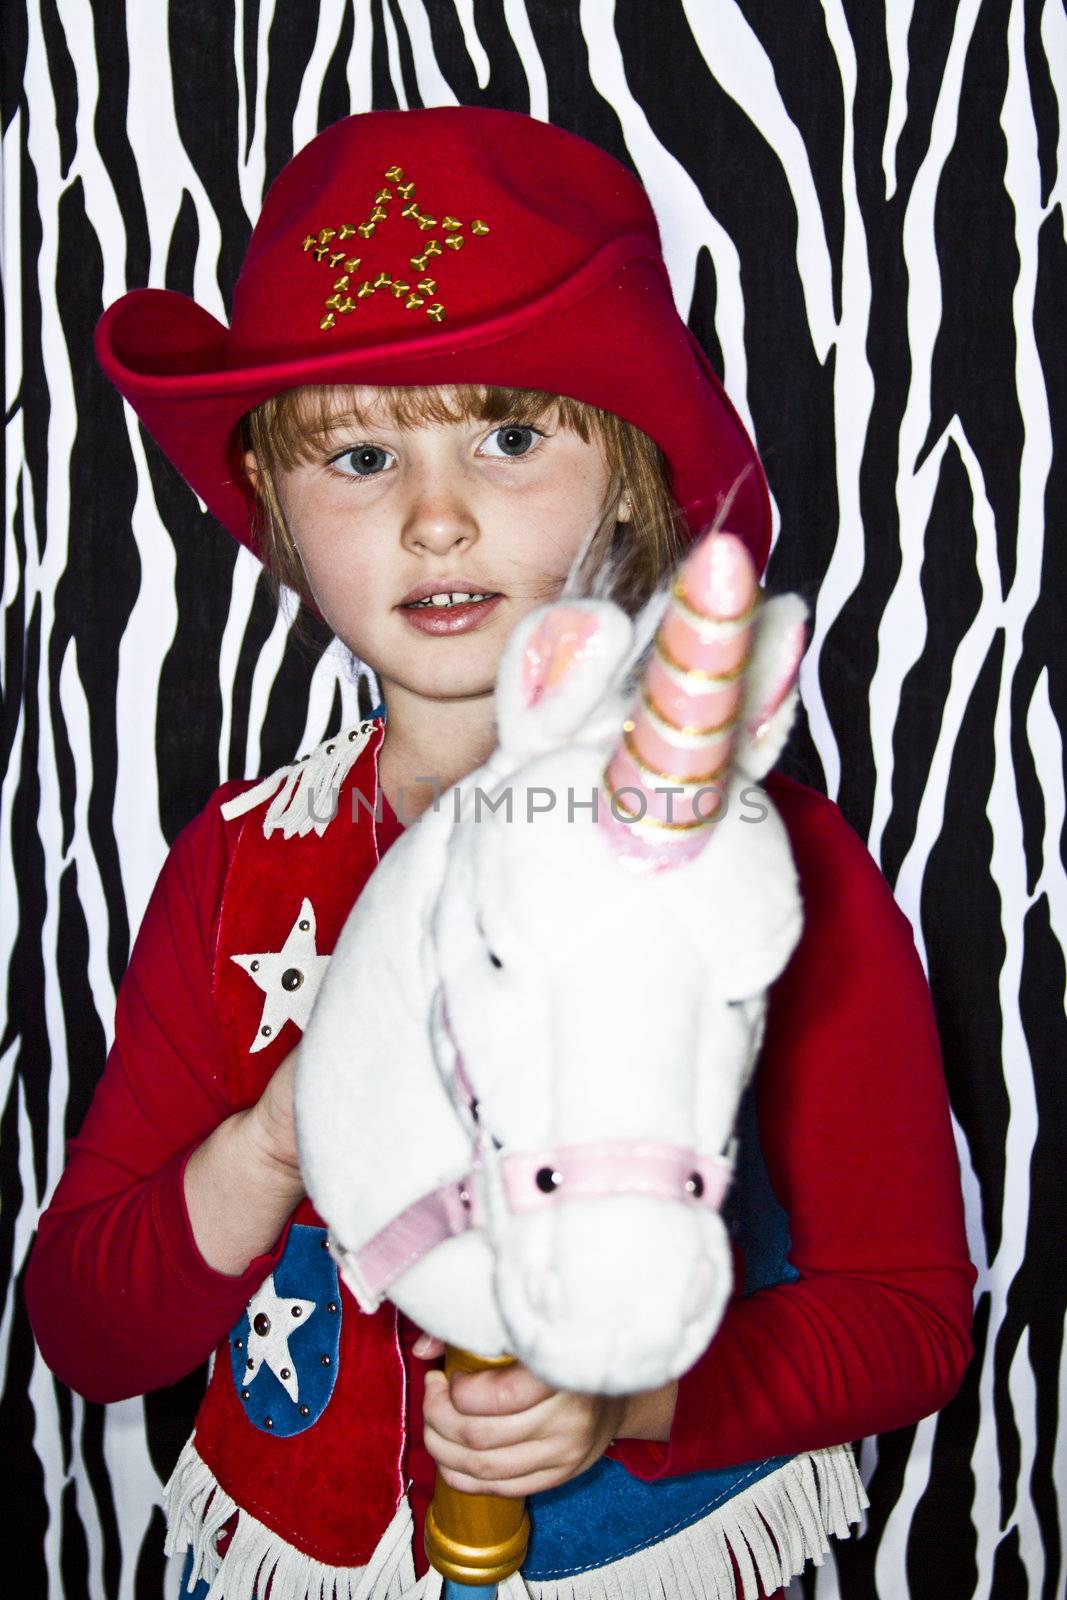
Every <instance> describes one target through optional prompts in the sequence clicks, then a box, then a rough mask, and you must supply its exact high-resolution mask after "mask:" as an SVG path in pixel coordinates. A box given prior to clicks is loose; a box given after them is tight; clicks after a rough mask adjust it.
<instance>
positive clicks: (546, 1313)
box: [523, 1264, 563, 1322]
mask: <svg viewBox="0 0 1067 1600" xmlns="http://www.w3.org/2000/svg"><path fill="white" fill-rule="evenodd" d="M523 1284H524V1286H525V1289H526V1298H527V1300H528V1301H529V1303H530V1308H531V1310H533V1311H536V1312H537V1314H538V1315H539V1316H542V1317H544V1319H545V1321H546V1322H555V1321H556V1319H557V1317H558V1316H559V1315H560V1312H561V1311H562V1310H563V1290H562V1289H561V1287H560V1282H559V1278H558V1277H557V1276H556V1274H555V1273H554V1272H553V1270H552V1268H551V1267H548V1266H545V1265H544V1264H534V1265H531V1266H528V1267H527V1268H526V1272H525V1274H524V1275H523Z"/></svg>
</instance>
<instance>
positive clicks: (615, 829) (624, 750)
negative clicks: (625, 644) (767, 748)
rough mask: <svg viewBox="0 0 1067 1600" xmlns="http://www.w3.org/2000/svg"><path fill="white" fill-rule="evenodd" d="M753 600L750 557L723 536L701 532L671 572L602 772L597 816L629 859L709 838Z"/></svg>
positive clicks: (654, 864)
mask: <svg viewBox="0 0 1067 1600" xmlns="http://www.w3.org/2000/svg"><path fill="white" fill-rule="evenodd" d="M758 600H759V585H758V583H757V580H756V573H755V569H754V568H753V565H752V561H751V558H750V557H749V554H748V551H747V550H746V549H745V547H744V545H743V544H742V543H741V541H740V540H739V539H736V538H735V537H734V536H733V535H732V534H728V533H717V532H712V533H709V534H708V535H707V536H706V537H705V538H704V539H703V540H702V541H701V543H700V544H699V545H698V546H697V548H696V549H695V550H694V551H693V553H692V555H690V556H689V557H688V559H687V560H686V561H685V563H684V564H683V565H682V567H681V568H680V569H679V572H678V576H677V578H676V580H675V583H674V587H673V590H672V593H671V598H670V602H669V604H668V606H667V610H666V612H665V613H664V616H663V620H662V621H661V623H660V625H659V629H658V631H657V633H656V637H655V640H654V642H653V647H652V654H651V656H650V659H649V663H648V667H647V669H646V671H645V679H644V682H643V684H642V686H641V689H640V692H639V694H638V695H637V698H636V699H635V701H634V704H633V707H632V708H631V711H630V714H629V716H628V717H627V718H626V720H625V722H624V723H623V725H622V738H621V740H620V741H619V743H618V744H617V745H616V747H615V750H614V751H613V753H612V755H611V758H610V760H609V761H608V763H607V766H606V767H605V769H604V790H605V794H604V795H602V796H601V804H600V807H599V812H598V820H599V822H600V824H601V826H602V827H604V828H606V829H607V831H608V834H609V835H610V837H611V840H612V844H613V846H614V848H615V849H616V850H617V852H618V854H619V855H620V856H621V857H623V858H625V859H628V860H629V861H630V862H631V863H632V864H633V865H634V866H636V865H637V864H638V863H640V864H641V865H642V866H643V868H644V869H645V870H648V871H656V870H658V869H661V868H664V867H670V866H674V865H675V864H676V863H678V862H681V861H686V860H689V859H691V858H692V857H693V856H695V855H696V854H698V852H699V851H701V850H702V849H703V848H704V846H705V845H706V844H707V842H708V839H709V838H710V836H711V824H712V823H713V822H714V821H715V818H716V814H717V813H718V811H719V810H720V808H721V806H722V801H723V796H724V794H725V790H726V784H727V782H728V779H729V767H730V757H731V753H732V751H733V746H734V739H735V736H736V728H737V723H738V717H739V711H740V705H741V698H742V694H743V691H744V671H745V666H746V663H747V661H748V656H749V652H750V649H751V646H752V629H753V621H754V618H755V613H756V607H757V604H758ZM605 799H606V801H607V803H606V804H605V803H604V802H605Z"/></svg>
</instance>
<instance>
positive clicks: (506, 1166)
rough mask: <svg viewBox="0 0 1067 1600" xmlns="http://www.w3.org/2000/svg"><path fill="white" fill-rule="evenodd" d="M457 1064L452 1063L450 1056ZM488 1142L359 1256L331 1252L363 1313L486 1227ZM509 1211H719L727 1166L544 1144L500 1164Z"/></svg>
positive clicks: (652, 1146) (638, 1151)
mask: <svg viewBox="0 0 1067 1600" xmlns="http://www.w3.org/2000/svg"><path fill="white" fill-rule="evenodd" d="M457 1059H458V1057H457ZM456 1079H457V1085H462V1087H463V1089H464V1091H465V1098H466V1099H467V1101H468V1104H469V1106H470V1107H471V1108H473V1107H474V1106H475V1105H476V1101H475V1100H474V1096H473V1095H472V1094H471V1093H470V1089H469V1085H468V1084H467V1079H466V1074H465V1073H464V1072H463V1069H462V1065H460V1066H459V1067H458V1068H457V1072H456ZM493 1143H494V1141H492V1140H491V1139H489V1138H488V1137H487V1136H486V1135H485V1134H484V1133H483V1132H481V1131H479V1133H478V1135H477V1136H476V1140H475V1146H474V1161H473V1165H472V1167H471V1170H470V1172H469V1173H468V1174H467V1175H466V1176H465V1177H463V1178H461V1179H460V1180H459V1181H458V1182H454V1183H446V1184H442V1186H441V1188H439V1189H434V1190H433V1191H432V1192H431V1193H430V1194H425V1195H423V1196H422V1197H421V1198H420V1199H418V1200H416V1201H414V1202H413V1204H412V1205H410V1206H408V1207H406V1209H405V1210H403V1211H401V1212H400V1213H399V1214H398V1215H397V1216H395V1217H394V1218H393V1220H392V1221H391V1222H388V1223H386V1225H385V1227H384V1228H382V1229H380V1230H379V1232H378V1233H376V1234H375V1235H374V1237H373V1238H372V1239H370V1240H368V1241H367V1243H366V1244H365V1245H363V1247H362V1248H361V1249H359V1250H345V1249H343V1248H341V1247H338V1246H332V1247H331V1248H333V1250H334V1253H335V1255H336V1256H337V1258H338V1261H339V1262H340V1264H341V1266H342V1267H343V1268H344V1271H345V1275H346V1277H347V1279H348V1281H349V1284H350V1286H351V1287H352V1289H353V1290H354V1291H355V1293H356V1295H357V1298H358V1300H359V1302H360V1305H361V1306H362V1307H363V1309H364V1310H365V1311H373V1310H376V1309H377V1307H378V1306H379V1305H380V1304H381V1300H382V1297H383V1295H384V1294H385V1292H386V1290H387V1289H388V1288H389V1287H390V1285H391V1284H393V1283H395V1281H396V1279H397V1278H399V1277H401V1276H402V1275H403V1274H404V1273H405V1272H407V1271H408V1269H409V1268H410V1267H413V1266H414V1265H415V1263H416V1262H417V1261H421V1260H422V1258H423V1257H424V1256H426V1255H428V1254H429V1253H430V1251H431V1250H433V1249H434V1248H435V1247H436V1246H437V1245H439V1244H442V1243H443V1242H444V1240H446V1239H453V1238H455V1237H456V1236H457V1235H458V1234H462V1233H466V1231H467V1230H468V1228H477V1227H481V1226H483V1225H484V1223H485V1220H486V1218H485V1211H484V1206H483V1203H482V1200H481V1182H480V1179H481V1171H480V1169H481V1167H482V1165H483V1157H484V1154H485V1153H486V1151H487V1148H488V1146H489V1145H491V1144H493ZM499 1161H500V1172H501V1177H502V1180H503V1187H504V1194H505V1196H506V1199H507V1203H508V1206H509V1208H510V1209H511V1211H513V1212H516V1213H520V1214H522V1213H526V1212H530V1211H543V1210H545V1209H546V1208H547V1207H549V1206H552V1205H557V1204H559V1202H560V1201H563V1200H599V1199H604V1198H605V1197H607V1196H609V1195H619V1194H630V1195H641V1196H643V1197H650V1198H653V1199H657V1200H671V1201H674V1202H676V1203H681V1204H683V1205H690V1206H699V1207H701V1208H702V1209H704V1210H708V1211H718V1209H719V1207H720V1206H721V1205H722V1202H723V1198H724V1196H725V1194H726V1190H727V1188H728V1186H729V1183H730V1177H731V1173H732V1165H731V1163H730V1162H729V1161H728V1160H726V1159H725V1158H724V1157H721V1156H713V1157H710V1158H709V1157H707V1156H700V1155H697V1153H696V1152H695V1151H694V1150H687V1149H685V1148H684V1147H682V1146H681V1145H672V1144H662V1143H656V1142H653V1141H650V1140H647V1139H614V1140H599V1141H592V1142H587V1143H583V1144H563V1145H546V1146H544V1147H543V1148H542V1149H540V1150H523V1151H517V1152H511V1153H508V1154H502V1155H501V1156H500V1157H499Z"/></svg>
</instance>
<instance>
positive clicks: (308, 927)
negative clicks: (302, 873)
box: [230, 898, 330, 1054]
mask: <svg viewBox="0 0 1067 1600" xmlns="http://www.w3.org/2000/svg"><path fill="white" fill-rule="evenodd" d="M230 960H231V961H236V962H237V965H238V966H239V967H243V968H244V969H245V971H246V972H247V973H248V975H249V977H250V978H251V979H252V981H253V983H256V984H258V985H259V987H260V988H261V989H262V990H263V993H264V994H265V995H266V997H267V998H266V999H265V1000H264V1002H263V1015H262V1016H261V1017H260V1019H259V1027H258V1028H257V1030H256V1036H255V1038H254V1039H253V1041H252V1043H251V1044H250V1045H249V1047H248V1049H249V1054H253V1053H254V1052H255V1051H256V1050H265V1049H266V1047H267V1045H269V1044H270V1042H271V1040H272V1039H273V1038H274V1037H275V1036H276V1034H277V1032H278V1030H279V1028H282V1027H284V1026H285V1024H286V1022H295V1024H296V1026H297V1027H298V1028H299V1029H300V1031H301V1032H303V1030H304V1029H305V1028H306V1027H307V1020H308V1017H309V1016H310V1015H311V1007H312V1006H313V1004H314V1002H315V996H316V995H317V994H318V992H319V984H320V983H321V982H322V980H323V977H324V975H325V972H326V968H327V967H328V966H329V964H330V958H329V956H320V955H318V954H317V952H316V950H315V913H314V911H313V910H312V908H311V901H310V900H308V899H307V898H305V899H304V900H303V902H302V903H301V906H300V912H299V915H298V916H297V919H296V921H295V922H294V923H293V926H292V928H291V929H290V930H289V935H288V938H287V939H286V941H285V943H284V944H283V945H282V947H281V949H280V950H259V951H257V952H256V953H255V954H253V955H247V956H231V957H230Z"/></svg>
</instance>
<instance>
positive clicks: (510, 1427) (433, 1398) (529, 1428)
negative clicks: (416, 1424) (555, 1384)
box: [422, 1372, 553, 1450]
mask: <svg viewBox="0 0 1067 1600" xmlns="http://www.w3.org/2000/svg"><path fill="white" fill-rule="evenodd" d="M422 1409H423V1417H424V1419H425V1422H426V1426H427V1431H428V1432H429V1430H430V1429H432V1430H433V1432H434V1433H435V1434H436V1435H437V1436H439V1437H440V1438H442V1439H445V1440H447V1441H448V1442H449V1443H450V1444H451V1445H453V1446H457V1447H459V1448H460V1449H465V1450H499V1449H503V1448H506V1447H508V1446H511V1445H516V1444H520V1443H522V1442H523V1441H524V1440H531V1439H534V1438H541V1437H544V1436H545V1435H546V1434H547V1433H548V1432H549V1430H550V1427H551V1422H552V1418H553V1410H552V1408H550V1407H548V1406H546V1407H545V1409H544V1411H543V1413H537V1412H535V1411H534V1409H533V1408H531V1407H527V1409H526V1410H525V1411H515V1412H508V1413H506V1414H504V1415H503V1416H500V1415H495V1414H493V1413H490V1412H466V1411H460V1410H459V1409H458V1408H457V1406H456V1405H455V1403H454V1401H453V1398H452V1394H451V1392H450V1389H449V1381H448V1379H447V1378H446V1377H445V1375H444V1373H443V1372H428V1373H427V1374H426V1389H425V1397H424V1400H423V1407H422Z"/></svg>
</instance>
